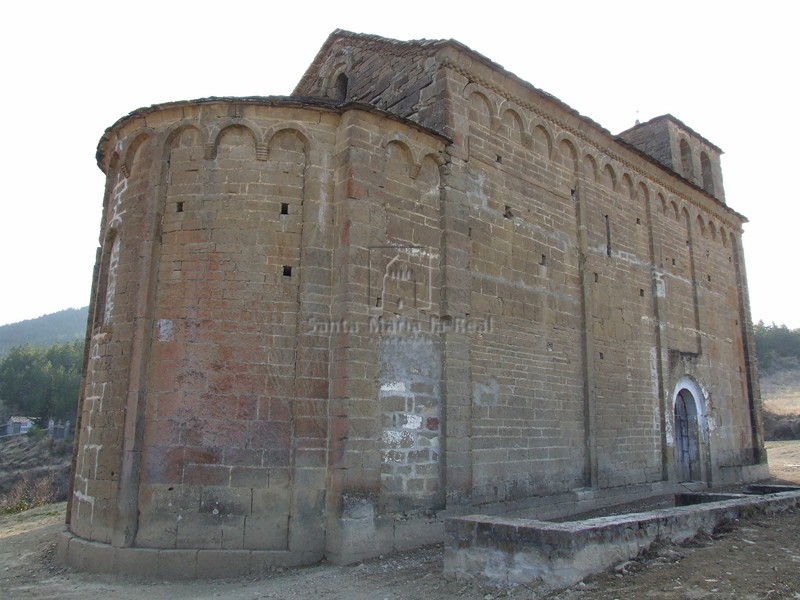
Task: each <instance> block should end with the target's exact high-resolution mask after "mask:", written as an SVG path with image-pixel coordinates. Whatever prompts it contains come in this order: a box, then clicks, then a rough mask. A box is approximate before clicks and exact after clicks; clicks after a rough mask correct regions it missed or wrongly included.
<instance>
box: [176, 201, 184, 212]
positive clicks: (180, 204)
mask: <svg viewBox="0 0 800 600" xmlns="http://www.w3.org/2000/svg"><path fill="white" fill-rule="evenodd" d="M175 212H183V202H177V203H175Z"/></svg>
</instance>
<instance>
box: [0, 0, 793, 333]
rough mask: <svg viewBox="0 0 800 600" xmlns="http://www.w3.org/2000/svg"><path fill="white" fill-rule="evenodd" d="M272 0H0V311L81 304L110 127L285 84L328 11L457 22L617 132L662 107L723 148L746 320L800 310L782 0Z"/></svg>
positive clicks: (470, 36)
mask: <svg viewBox="0 0 800 600" xmlns="http://www.w3.org/2000/svg"><path fill="white" fill-rule="evenodd" d="M275 4H276V3H274V2H268V1H265V0H262V1H258V2H247V1H244V0H237V1H230V2H204V1H203V0H195V1H193V2H182V1H180V2H179V1H170V0H161V1H160V2H153V1H151V0H139V1H134V2H113V1H106V2H102V3H96V4H95V3H90V2H81V1H79V0H76V1H73V2H52V3H48V2H38V3H34V2H30V1H29V2H6V3H4V5H3V8H0V19H1V20H0V23H2V25H0V27H2V35H0V56H2V79H0V81H1V82H2V87H3V92H2V98H1V99H0V103H2V111H1V112H0V114H2V115H3V121H4V122H3V125H2V131H3V140H2V143H0V166H1V167H2V171H1V173H2V179H3V186H2V193H3V197H2V201H1V202H0V256H1V257H2V259H0V260H1V262H0V266H1V267H2V271H0V282H2V284H3V285H2V288H1V289H0V324H5V323H11V322H15V321H20V320H23V319H29V318H33V317H37V316H40V315H42V314H46V313H51V312H55V311H58V310H61V309H64V308H68V307H78V306H84V305H86V304H88V302H89V292H90V287H91V275H92V267H93V264H94V256H95V248H96V245H97V239H98V231H99V222H100V210H101V205H102V199H103V183H104V178H103V175H102V173H101V172H100V170H99V169H98V168H97V166H96V164H95V159H94V155H95V149H96V145H97V142H98V140H99V138H100V136H101V135H102V133H103V131H104V130H105V128H106V127H108V126H110V125H111V124H113V123H114V122H115V121H116V120H117V119H118V118H120V117H122V116H123V115H125V114H127V113H128V112H130V111H131V110H134V109H136V108H139V107H141V106H147V105H150V104H155V103H159V102H166V101H171V100H185V99H191V98H199V97H204V96H244V95H265V96H266V95H272V94H289V93H290V92H291V91H292V89H293V88H294V85H295V84H296V83H297V81H298V80H299V78H300V76H301V75H302V74H303V72H304V70H305V68H306V67H307V66H308V65H309V63H310V62H311V60H312V58H313V57H314V55H315V54H316V52H317V50H319V48H320V46H321V45H322V43H323V42H324V41H325V39H326V38H327V36H328V34H329V33H330V32H331V31H333V30H334V29H336V28H337V27H339V28H342V29H348V30H351V31H356V32H363V33H374V34H378V35H382V36H385V37H392V38H397V39H402V40H407V39H417V38H423V37H424V38H454V39H456V40H458V41H460V42H462V43H464V44H466V45H467V46H469V47H471V48H472V49H474V50H476V51H477V52H480V53H482V54H484V55H485V56H488V57H489V58H491V59H492V60H494V61H495V62H497V63H499V64H501V65H503V66H504V67H505V68H507V69H508V70H510V71H511V72H513V73H515V74H516V75H518V76H520V77H521V78H522V79H525V80H526V81H529V82H530V83H532V84H533V85H535V86H536V87H539V88H541V89H544V90H545V91H547V92H549V93H551V94H553V95H555V96H557V97H558V98H560V99H561V100H563V101H564V102H566V103H567V104H569V105H570V106H572V107H573V108H575V109H576V110H578V111H579V112H581V113H582V114H584V115H586V116H588V117H591V118H592V119H594V120H595V121H597V122H598V123H600V124H601V125H603V126H604V127H605V128H607V129H609V130H610V131H611V132H612V133H619V132H620V131H622V130H624V129H627V128H628V127H630V126H632V125H633V124H634V121H635V120H636V119H637V118H638V119H640V120H641V121H645V120H648V119H650V118H652V117H655V116H657V115H660V114H663V113H667V112H669V113H672V114H673V115H675V116H676V117H677V118H679V119H681V120H682V121H683V122H685V123H686V124H687V125H689V126H690V127H691V128H693V129H694V130H695V131H697V132H699V133H700V134H701V135H703V136H704V137H706V138H708V139H709V140H711V141H712V142H714V143H715V144H717V145H718V146H720V147H721V148H722V149H723V150H724V151H725V155H724V156H723V174H724V179H725V191H726V197H727V201H728V205H729V206H731V207H732V208H734V209H736V210H737V211H739V212H741V213H744V214H745V215H746V216H747V217H748V218H749V219H750V223H749V224H748V225H747V226H746V229H745V232H746V234H745V238H744V244H745V253H746V258H747V267H748V275H749V281H750V297H751V304H752V309H753V318H754V320H755V321H758V320H759V319H764V320H765V321H766V322H768V323H769V322H772V321H774V322H776V323H778V324H781V323H785V324H787V325H788V326H789V327H792V328H797V327H800V309H798V300H797V298H796V296H797V293H798V291H800V278H799V277H798V269H797V267H796V265H795V263H794V260H795V258H796V252H795V250H794V247H793V242H795V241H797V238H795V236H797V235H798V231H799V229H798V226H797V225H798V221H800V219H799V218H798V217H800V198H798V192H797V186H796V185H794V184H792V181H793V180H792V179H791V178H792V177H793V176H794V175H796V174H797V173H795V172H794V170H793V167H792V165H796V164H797V163H798V161H797V160H795V152H794V146H795V143H796V142H797V141H798V140H800V126H799V125H798V119H797V116H796V111H797V110H798V108H800V94H799V93H798V71H799V70H800V69H798V60H799V59H800V34H798V33H797V25H798V22H799V20H798V10H799V9H796V8H794V6H793V3H790V2H772V1H768V2H763V1H762V2H758V3H748V4H749V6H751V7H753V8H750V9H748V8H745V7H741V4H744V3H741V4H740V3H738V2H700V1H698V0H691V1H684V0H678V1H671V2H646V1H641V0H640V1H638V2H614V1H612V0H609V1H608V2H597V1H596V0H595V1H590V2H567V1H561V2H552V1H549V0H548V1H547V2H540V1H535V2H531V1H529V2H527V3H521V2H520V3H504V2H492V3H486V2H481V3H475V4H472V3H470V2H467V1H462V2H430V1H429V2H425V3H415V2H377V1H373V2H346V1H341V2H337V1H334V0H328V1H327V2H319V3H315V2H310V1H309V0H306V1H305V2H281V3H280V4H279V7H278V8H276V7H275ZM790 184H791V185H790Z"/></svg>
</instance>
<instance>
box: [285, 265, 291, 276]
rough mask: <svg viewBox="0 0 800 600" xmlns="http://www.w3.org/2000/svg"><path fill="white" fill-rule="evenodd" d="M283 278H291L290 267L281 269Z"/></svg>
mask: <svg viewBox="0 0 800 600" xmlns="http://www.w3.org/2000/svg"><path fill="white" fill-rule="evenodd" d="M283 276H284V277H291V276H292V267H286V266H284V267H283Z"/></svg>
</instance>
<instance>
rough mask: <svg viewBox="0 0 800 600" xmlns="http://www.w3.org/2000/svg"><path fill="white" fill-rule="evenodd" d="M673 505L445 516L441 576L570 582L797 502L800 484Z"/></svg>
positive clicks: (685, 498)
mask: <svg viewBox="0 0 800 600" xmlns="http://www.w3.org/2000/svg"><path fill="white" fill-rule="evenodd" d="M759 488H760V489H761V491H756V490H757V489H759ZM675 503H676V506H675V507H673V508H664V509H659V510H653V511H648V512H639V513H631V514H623V515H612V516H606V517H598V518H592V519H586V520H583V521H571V522H564V523H556V522H552V521H538V520H531V519H514V518H504V517H489V516H485V515H473V516H466V517H456V518H451V519H447V520H446V521H445V553H444V573H445V576H447V577H451V578H478V579H482V580H485V581H488V582H490V583H493V584H496V585H517V584H523V583H526V584H529V583H539V584H543V585H545V586H547V587H566V586H569V585H573V584H575V583H578V582H579V581H581V580H582V579H584V578H585V577H587V576H589V575H592V574H595V573H599V572H602V571H604V570H605V569H608V568H609V567H612V566H614V565H616V564H619V563H621V562H624V561H626V560H630V559H631V558H634V557H636V556H637V555H638V554H639V553H640V552H642V551H644V550H646V549H647V548H649V547H650V546H651V545H652V544H653V543H654V542H656V541H668V542H682V541H685V540H688V539H690V538H693V537H695V536H696V535H698V534H699V533H701V532H708V533H710V532H712V531H714V529H716V528H717V527H718V526H719V525H720V524H722V523H725V522H730V521H733V520H735V519H739V518H742V517H750V516H754V515H759V514H773V513H777V512H782V511H785V510H790V509H793V508H797V507H800V488H797V487H795V488H792V487H787V486H751V487H750V488H749V489H748V488H745V490H744V493H742V494H711V493H684V494H678V495H677V496H676V502H675Z"/></svg>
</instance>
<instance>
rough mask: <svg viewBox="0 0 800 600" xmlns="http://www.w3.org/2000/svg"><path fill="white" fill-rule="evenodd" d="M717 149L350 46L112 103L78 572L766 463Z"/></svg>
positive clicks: (726, 479) (623, 495) (229, 564)
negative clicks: (290, 66)
mask: <svg viewBox="0 0 800 600" xmlns="http://www.w3.org/2000/svg"><path fill="white" fill-rule="evenodd" d="M721 152H722V151H721V150H720V149H719V148H718V147H717V146H715V145H714V144H713V143H712V142H710V141H709V140H707V139H705V138H704V137H703V136H702V135H700V134H699V133H697V132H695V131H694V130H692V129H691V128H690V127H688V126H687V125H685V124H684V123H682V122H681V121H680V120H678V119H676V118H675V117H673V116H671V115H664V116H661V117H657V118H655V119H652V120H650V121H648V122H645V123H641V124H637V125H636V126H634V127H633V128H631V129H629V130H627V131H624V132H622V133H620V134H618V135H614V134H611V133H610V132H608V131H607V130H605V129H604V128H603V127H602V126H600V125H599V124H597V123H595V122H594V121H592V120H591V119H589V118H587V117H585V116H582V115H580V114H578V113H577V112H576V111H574V110H573V109H571V108H570V107H569V106H567V105H565V104H564V103H563V102H561V101H559V100H558V99H557V98H555V97H553V96H552V95H550V94H548V93H546V92H543V91H542V90H539V89H537V88H535V87H533V86H532V85H531V84H529V83H527V82H525V81H523V80H521V79H520V78H518V77H517V76H515V75H514V74H512V73H509V72H508V71H506V70H504V69H503V68H502V67H501V66H500V65H497V64H495V63H493V62H492V61H491V60H489V59H488V58H486V57H484V56H482V55H480V54H478V53H477V52H475V51H473V50H471V49H469V48H467V47H465V46H464V45H462V44H460V43H458V42H456V41H453V40H436V41H429V40H420V41H411V42H401V41H395V40H389V39H384V38H380V37H376V36H371V35H361V34H354V33H350V32H346V31H341V30H337V31H335V32H334V33H332V34H331V36H330V37H329V38H328V40H327V41H326V42H325V44H324V45H323V46H322V48H321V50H320V51H319V53H318V54H317V56H316V58H315V59H314V61H313V63H312V64H311V66H310V67H309V68H308V70H307V71H306V73H305V74H304V75H303V76H302V78H301V80H300V82H299V84H298V85H297V87H296V89H295V91H294V93H293V95H292V96H289V97H247V98H206V99H200V100H191V101H181V102H172V103H168V104H161V105H156V106H151V107H149V108H142V109H139V110H136V111H134V112H132V113H131V114H129V115H127V116H125V117H123V118H121V119H120V120H119V121H117V122H116V123H115V124H114V125H112V126H111V127H110V128H109V129H108V130H107V131H106V132H105V134H104V135H103V137H102V139H101V140H100V144H99V147H98V152H97V160H98V164H99V166H100V168H101V169H102V171H103V172H104V173H105V174H106V177H107V184H106V191H105V197H104V202H103V216H102V226H101V232H100V240H99V241H100V247H99V248H98V253H97V264H96V267H95V275H94V284H93V285H94V288H93V290H92V302H91V307H90V317H89V323H88V330H87V338H86V339H87V344H86V360H85V369H84V377H83V383H82V392H81V398H80V407H79V423H78V428H77V432H78V441H77V444H76V454H75V462H74V469H73V472H74V475H73V481H72V486H71V493H70V499H69V510H68V517H67V521H68V528H67V529H68V530H67V531H66V532H65V534H64V536H63V538H62V540H61V543H60V547H59V553H60V556H61V558H62V560H65V561H66V562H68V563H69V564H72V565H75V566H77V567H79V568H84V569H88V570H97V571H117V572H124V573H132V574H146V575H153V576H179V577H203V576H230V575H238V574H243V573H259V572H262V571H263V570H264V569H265V568H268V567H269V566H271V565H300V564H309V563H313V562H316V561H319V560H321V559H322V558H327V559H328V560H330V561H332V562H338V563H346V562H352V561H357V560H361V559H364V558H367V557H371V556H376V555H378V554H381V553H387V552H391V551H394V550H399V549H406V548H410V547H415V546H419V545H422V544H424V543H430V542H435V541H440V540H441V537H442V532H443V522H444V519H446V518H447V517H449V516H458V515H465V514H474V513H483V514H512V513H513V514H516V515H529V516H530V517H531V518H539V519H542V518H551V517H558V516H564V515H568V514H574V513H576V512H578V511H581V510H585V509H589V508H595V507H598V506H602V505H609V504H613V503H617V502H621V501H628V500H631V499H634V498H641V497H646V496H650V495H654V494H663V493H670V492H672V491H674V490H675V489H676V488H679V487H680V488H685V487H690V488H699V487H703V488H706V487H714V486H718V485H723V484H730V483H733V482H739V481H752V480H755V479H759V478H762V477H765V476H767V464H766V454H765V452H764V447H763V439H762V433H761V432H762V426H761V401H760V392H759V383H758V375H757V370H756V364H755V348H754V342H753V334H752V323H751V319H750V309H749V304H748V291H747V281H746V274H745V266H744V258H743V254H742V224H743V223H744V222H745V218H744V217H743V216H742V215H741V214H739V213H738V212H736V211H735V210H734V209H732V208H730V207H728V206H727V204H726V202H725V193H724V189H723V182H722V173H721V171H720V154H721Z"/></svg>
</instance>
